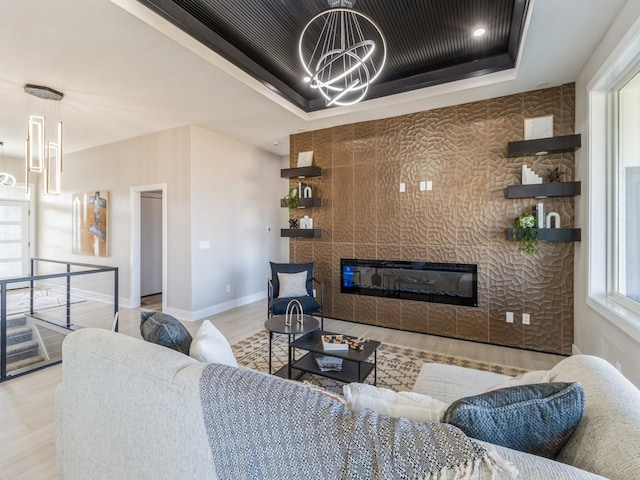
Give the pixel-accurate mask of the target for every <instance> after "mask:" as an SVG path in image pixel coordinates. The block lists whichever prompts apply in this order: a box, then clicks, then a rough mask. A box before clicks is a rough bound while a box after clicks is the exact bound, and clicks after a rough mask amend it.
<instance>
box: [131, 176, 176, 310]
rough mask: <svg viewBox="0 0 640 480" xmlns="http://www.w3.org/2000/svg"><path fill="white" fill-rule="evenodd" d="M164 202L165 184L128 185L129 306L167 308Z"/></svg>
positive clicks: (165, 215)
mask: <svg viewBox="0 0 640 480" xmlns="http://www.w3.org/2000/svg"><path fill="white" fill-rule="evenodd" d="M166 205H167V198H166V184H159V185H144V186H139V187H131V297H130V299H131V307H132V308H137V307H142V308H145V309H149V310H156V311H164V310H165V308H166V299H167V293H168V292H167V281H166V278H167V269H166V265H167V253H166V252H167V241H166V239H167V228H166V226H167V214H166V212H167V206H166Z"/></svg>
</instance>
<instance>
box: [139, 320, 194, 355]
mask: <svg viewBox="0 0 640 480" xmlns="http://www.w3.org/2000/svg"><path fill="white" fill-rule="evenodd" d="M140 335H142V338H143V339H145V340H146V341H147V342H151V343H157V344H158V345H162V346H164V347H169V348H171V349H173V350H177V351H178V352H180V353H184V354H185V355H189V347H190V345H191V340H192V339H191V334H190V333H189V332H188V331H187V329H186V328H184V325H182V324H181V323H180V321H179V320H178V319H177V318H174V317H172V316H171V315H166V314H164V313H160V312H142V313H141V314H140Z"/></svg>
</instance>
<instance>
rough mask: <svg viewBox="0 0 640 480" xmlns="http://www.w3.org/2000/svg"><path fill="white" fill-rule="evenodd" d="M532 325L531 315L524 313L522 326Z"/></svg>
mask: <svg viewBox="0 0 640 480" xmlns="http://www.w3.org/2000/svg"><path fill="white" fill-rule="evenodd" d="M530 323H531V315H529V314H528V313H523V314H522V324H523V325H529V324H530Z"/></svg>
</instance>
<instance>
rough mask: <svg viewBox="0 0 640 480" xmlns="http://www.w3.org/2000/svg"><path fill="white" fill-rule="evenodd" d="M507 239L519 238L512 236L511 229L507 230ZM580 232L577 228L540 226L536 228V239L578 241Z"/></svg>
mask: <svg viewBox="0 0 640 480" xmlns="http://www.w3.org/2000/svg"><path fill="white" fill-rule="evenodd" d="M507 239H508V240H519V238H515V237H514V236H513V229H512V228H510V229H509V230H507ZM581 239H582V234H581V232H580V229H579V228H541V229H539V230H538V240H544V241H545V242H579V241H580V240H581Z"/></svg>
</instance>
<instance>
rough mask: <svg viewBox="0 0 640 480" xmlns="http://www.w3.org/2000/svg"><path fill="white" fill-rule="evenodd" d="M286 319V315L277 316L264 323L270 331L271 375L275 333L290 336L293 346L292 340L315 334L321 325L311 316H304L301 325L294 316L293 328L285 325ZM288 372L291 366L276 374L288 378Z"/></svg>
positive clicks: (292, 320)
mask: <svg viewBox="0 0 640 480" xmlns="http://www.w3.org/2000/svg"><path fill="white" fill-rule="evenodd" d="M285 319H286V317H285V315H276V316H273V317H271V318H269V319H268V320H267V321H266V322H264V328H266V329H267V330H268V331H269V374H271V354H272V343H273V334H274V333H278V334H280V335H288V337H289V338H288V340H289V342H288V344H291V341H292V338H293V339H294V340H295V337H296V335H304V334H305V333H309V332H313V331H314V330H317V329H318V328H320V323H319V322H318V320H317V319H315V318H314V317H312V316H311V315H303V316H302V323H299V322H298V321H297V319H296V317H295V315H294V316H293V317H292V318H291V326H287V325H285V323H284V322H285ZM289 351H290V349H289ZM288 363H289V364H291V358H289V362H288ZM288 372H289V365H285V366H284V367H282V368H281V369H280V370H278V371H277V372H276V373H275V374H276V375H278V376H283V375H284V376H286V375H287V374H288Z"/></svg>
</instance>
